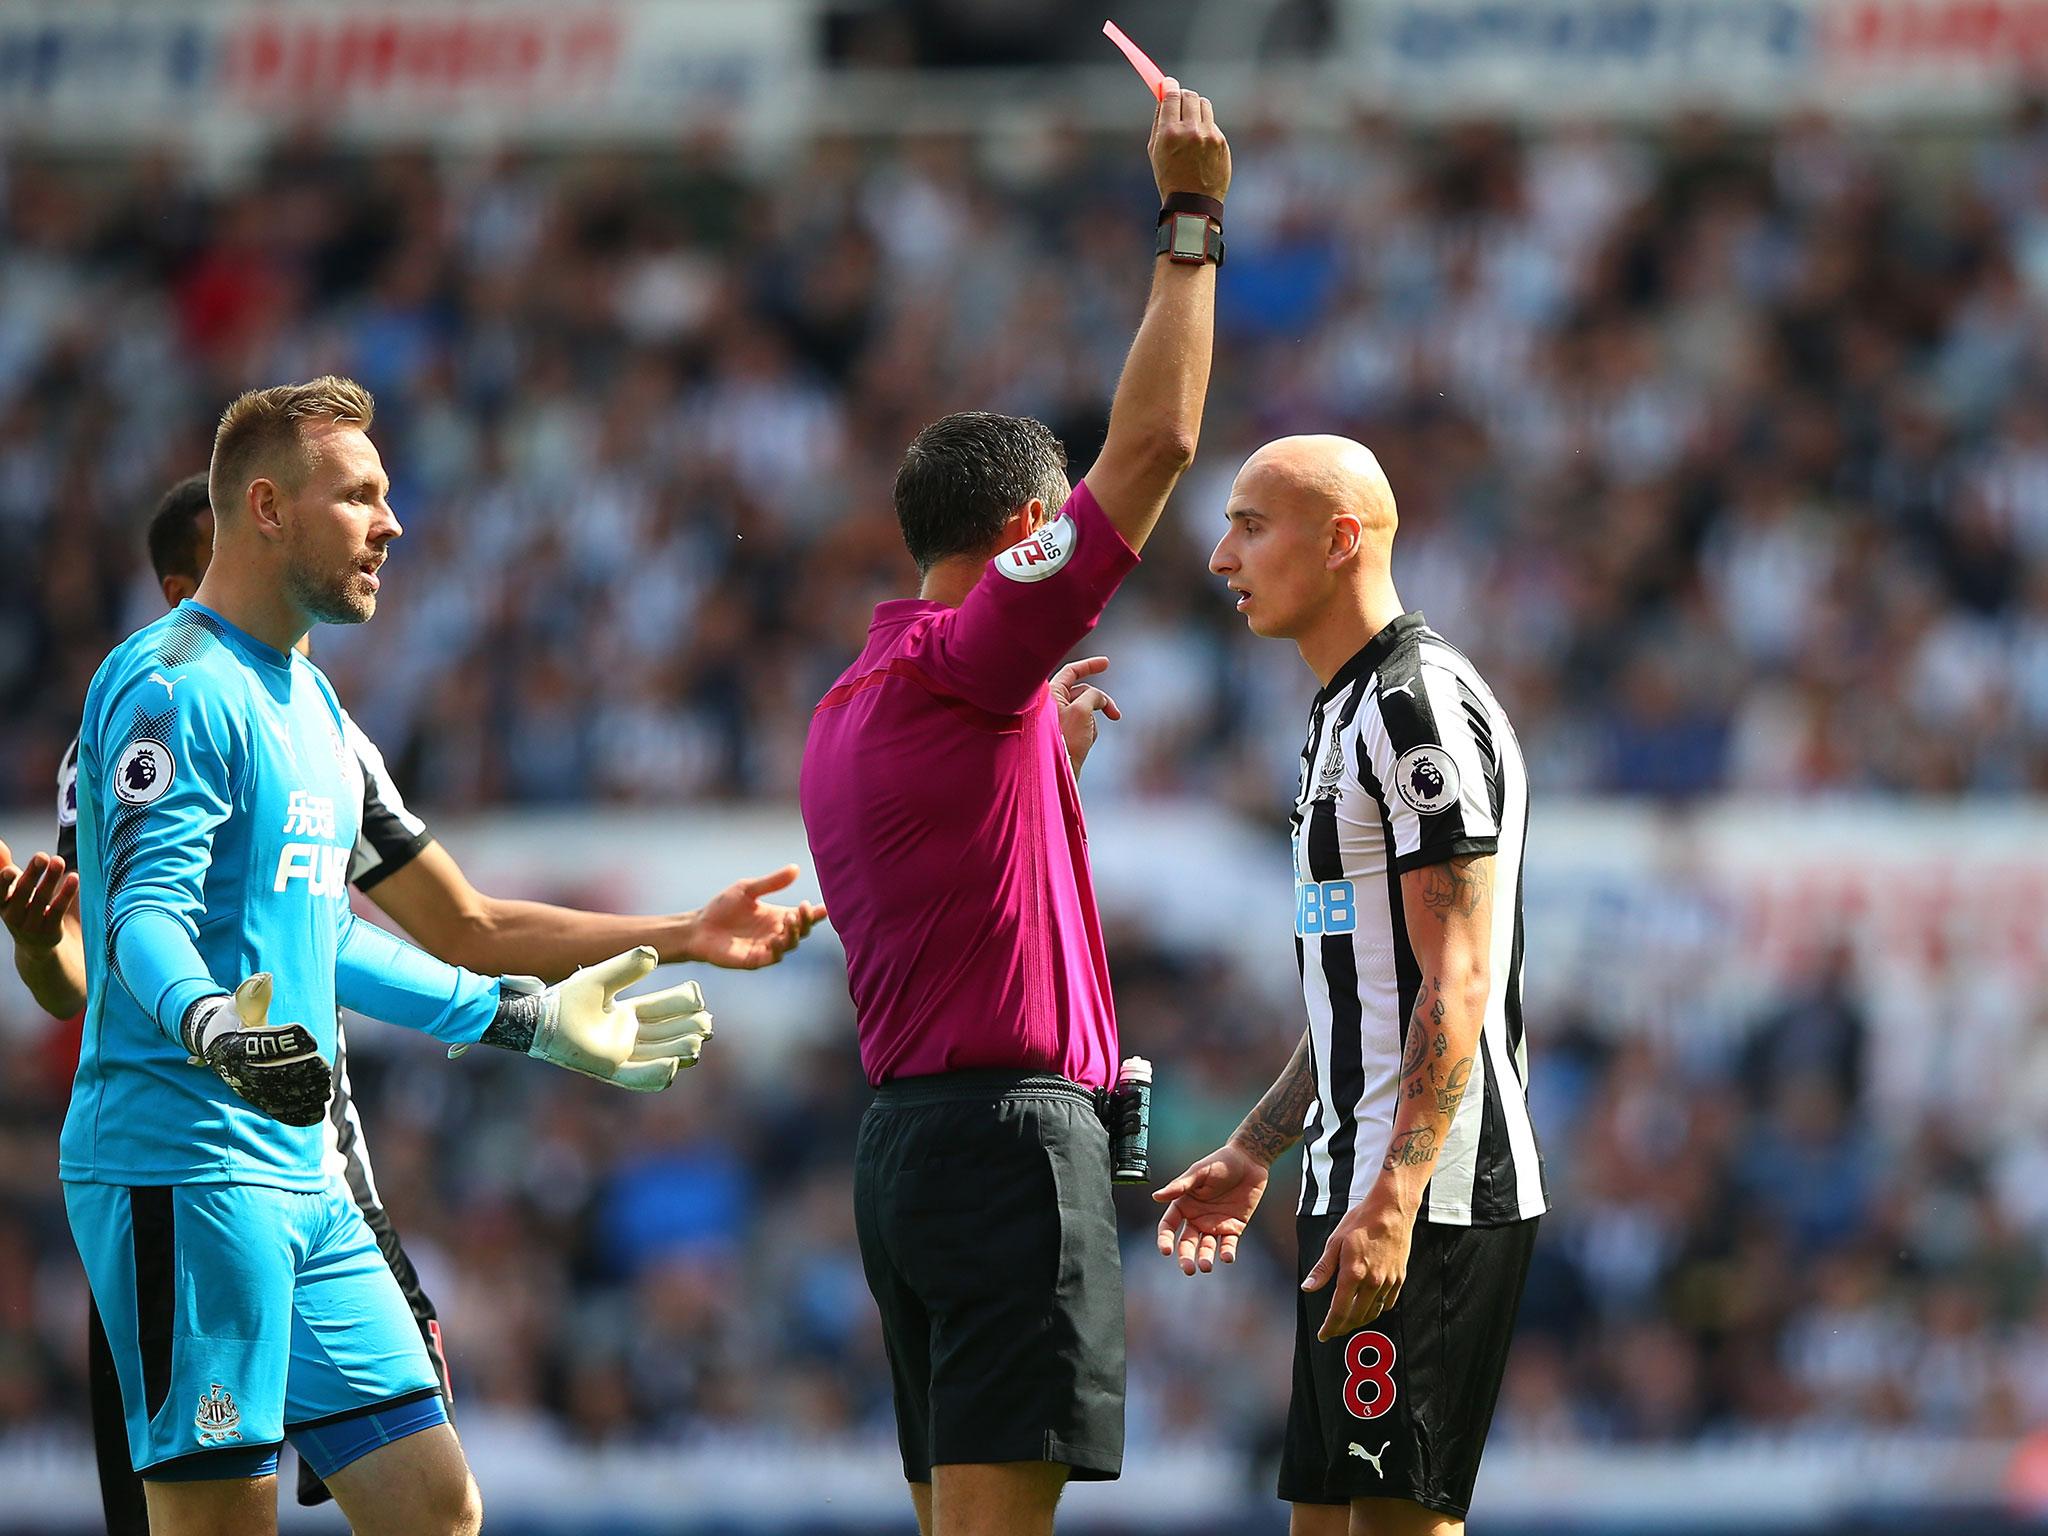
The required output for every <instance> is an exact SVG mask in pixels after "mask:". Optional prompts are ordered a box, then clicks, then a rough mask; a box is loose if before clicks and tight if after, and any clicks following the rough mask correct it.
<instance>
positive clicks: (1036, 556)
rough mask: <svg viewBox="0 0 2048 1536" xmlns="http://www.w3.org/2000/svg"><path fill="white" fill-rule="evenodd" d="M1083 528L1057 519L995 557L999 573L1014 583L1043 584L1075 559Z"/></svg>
mask: <svg viewBox="0 0 2048 1536" xmlns="http://www.w3.org/2000/svg"><path fill="white" fill-rule="evenodd" d="M1080 542H1081V528H1080V525H1079V524H1078V523H1076V522H1075V521H1074V520H1073V519H1072V518H1071V517H1056V518H1054V519H1053V520H1052V521H1051V522H1049V523H1047V524H1046V525H1045V526H1044V527H1043V528H1041V529H1039V530H1038V532H1036V533H1034V534H1033V535H1031V537H1030V538H1028V539H1026V540H1025V541H1024V542H1023V543H1021V544H1012V545H1011V546H1010V547H1009V548H1008V549H1006V550H1004V551H1003V552H1002V553H1001V554H1000V555H997V556H996V570H997V571H999V572H1000V573H1001V574H1002V575H1004V576H1007V577H1009V579H1010V580H1012V581H1043V580H1045V578H1046V577H1048V576H1052V575H1055V574H1057V573H1058V571H1059V569H1060V567H1062V566H1063V565H1065V564H1066V563H1067V562H1068V561H1069V560H1071V559H1073V558H1074V550H1075V548H1076V546H1078V545H1079V544H1080Z"/></svg>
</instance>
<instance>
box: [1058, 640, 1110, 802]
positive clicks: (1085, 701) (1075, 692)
mask: <svg viewBox="0 0 2048 1536" xmlns="http://www.w3.org/2000/svg"><path fill="white" fill-rule="evenodd" d="M1107 670H1109V658H1108V657H1107V656H1090V657H1088V658H1087V659H1086V660H1085V661H1070V662H1068V663H1067V664H1066V665H1065V666H1064V667H1061V668H1060V669H1059V671H1057V672H1055V673H1053V675H1052V696H1053V698H1054V700H1055V701H1057V703H1058V706H1059V712H1060V740H1061V741H1063V742H1065V743H1066V744H1067V760H1068V761H1069V762H1071V763H1072V764H1073V765H1074V772H1076V773H1079V772H1080V771H1081V764H1082V763H1083V762H1084V761H1085V760H1086V759H1087V756H1088V750H1089V748H1091V747H1093V746H1094V745H1095V712H1096V711H1097V710H1098V709H1099V710H1101V711H1102V712H1103V713H1104V714H1105V715H1107V716H1109V718H1110V719H1112V720H1121V719H1123V717H1124V715H1123V711H1122V710H1120V709H1118V708H1117V707H1116V700H1115V699H1112V698H1111V697H1110V696H1109V695H1108V694H1106V693H1104V692H1103V691H1102V690H1101V689H1100V688H1097V687H1094V686H1093V685H1091V684H1086V683H1083V682H1082V681H1081V679H1082V678H1084V677H1093V676H1095V674H1096V673H1098V672H1106V671H1107Z"/></svg>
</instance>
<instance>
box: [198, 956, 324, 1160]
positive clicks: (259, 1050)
mask: <svg viewBox="0 0 2048 1536" xmlns="http://www.w3.org/2000/svg"><path fill="white" fill-rule="evenodd" d="M270 991H271V986H270V972H268V971H258V972H257V973H256V974H255V975H254V976H251V977H250V978H249V979H248V980H247V981H245V982H243V983H242V984H241V985H240V986H239V987H237V988H235V993H234V996H233V997H229V996H228V995H227V994H226V993H223V992H217V993H215V994H214V995H213V996H212V997H202V998H201V999H199V1001H198V1002H196V1003H194V1004H193V1005H192V1006H191V1007H190V1008H187V1009H186V1010H185V1019H184V1023H183V1026H182V1029H181V1033H182V1034H183V1035H184V1037H185V1049H186V1050H188V1051H190V1052H191V1053H192V1060H193V1061H194V1062H195V1063H199V1062H203V1063H205V1064H206V1065H207V1066H209V1067H211V1068H213V1070H214V1071H215V1072H216V1073H217V1074H219V1076H220V1080H221V1081H222V1082H224V1083H226V1084H227V1085H228V1086H229V1087H230V1088H232V1089H234V1090H235V1092H236V1093H238V1094H240V1095H241V1096H242V1097H243V1098H244V1099H246V1100H247V1101H248V1102H249V1103H250V1104H252V1105H254V1106H255V1107H256V1108H257V1109H260V1110H262V1111H263V1113H264V1114H266V1115H268V1116H270V1118H271V1119H273V1120H282V1121H283V1122H284V1123H285V1124H286V1125H301V1126H304V1125H318V1124H319V1123H320V1121H321V1119H322V1118H323V1117H324V1116H325V1115H326V1113H327V1100H328V1097H329V1096H330V1095H331V1094H332V1093H333V1091H334V1068H333V1067H331V1066H329V1065H328V1063H327V1058H326V1057H324V1056H322V1055H321V1054H320V1047H319V1045H318V1044H317V1043H316V1042H315V1041H314V1039H313V1032H312V1031H311V1030H310V1029H308V1028H306V1026H305V1025H303V1024H273V1023H271V1022H270Z"/></svg>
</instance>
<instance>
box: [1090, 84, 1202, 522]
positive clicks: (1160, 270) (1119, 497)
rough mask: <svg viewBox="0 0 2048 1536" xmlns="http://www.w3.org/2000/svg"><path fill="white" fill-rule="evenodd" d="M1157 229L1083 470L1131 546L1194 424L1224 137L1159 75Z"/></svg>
mask: <svg viewBox="0 0 2048 1536" xmlns="http://www.w3.org/2000/svg"><path fill="white" fill-rule="evenodd" d="M1150 154H1151V158H1152V176H1153V179H1154V180H1155V181H1156V182H1158V184H1159V197H1160V210H1159V236H1158V246H1157V257H1156V264H1155V267H1154V270H1153V274H1152V297H1151V299H1150V300H1149V301H1148V302H1147V303H1146V305H1145V319H1144V322H1143V323H1142V324H1141V325H1140V326H1139V327H1138V337H1137V340H1136V341H1134V342H1133V343H1132V344H1131V352H1130V356H1129V357H1128V358H1127V359H1125V361H1124V372H1123V377H1122V378H1121V379H1119V380H1118V381H1117V387H1116V399H1115V401H1114V402H1113V403H1112V404H1111V406H1110V409H1109V435H1108V437H1107V438H1106V439H1105V440H1104V442H1103V445H1102V453H1101V456H1100V457H1098V458H1097V459H1096V461H1095V465H1094V467H1093V468H1092V469H1090V470H1089V471H1088V473H1087V475H1086V476H1085V477H1084V478H1085V480H1086V482H1087V485H1088V489H1089V490H1091V491H1093V492H1094V493H1095V499H1096V501H1097V502H1099V503H1100V504H1101V506H1102V510H1103V512H1104V514H1105V515H1106V516H1107V517H1108V518H1109V520H1110V522H1111V523H1113V524H1115V525H1116V529H1117V532H1119V533H1120V534H1122V535H1123V537H1124V541H1125V542H1126V543H1127V544H1129V545H1130V546H1131V548H1132V549H1138V548H1141V547H1142V546H1143V545H1144V543H1145V540H1146V539H1147V538H1148V537H1150V536H1151V533H1152V529H1153V526H1154V525H1155V524H1156V523H1157V522H1158V521H1159V514H1160V513H1161V512H1162V511H1164V510H1165V507H1166V499H1167V497H1168V496H1170V495H1172V494H1173V487H1174V484H1175V482H1176V481H1178V480H1179V479H1180V477H1181V475H1182V473H1183V472H1185V471H1186V469H1187V467H1188V465H1189V464H1191V463H1193V462H1194V457H1195V445H1196V442H1197V440H1198V439H1199V438H1200V436H1201V432H1202V402H1203V400H1204V399H1205V398H1206V396H1207V395H1208V393H1209V360H1210V355H1211V352H1212V351H1213V348H1214V341H1215V333H1216V268H1217V267H1218V266H1219V265H1220V264H1221V262H1222V259H1223V199H1224V196H1225V195H1226V194H1227V193H1228V192H1229V191H1230V144H1229V141H1228V140H1226V139H1225V138H1224V136H1223V130H1222V129H1220V128H1218V127H1217V126H1216V109H1215V108H1214V107H1213V106H1211V105H1210V103H1209V100H1208V98H1207V97H1205V96H1202V95H1199V94H1198V93H1196V92H1194V91H1186V90H1182V89H1181V87H1180V82H1179V81H1177V80H1172V79H1169V80H1168V81H1167V82H1166V89H1165V93H1164V95H1163V96H1162V97H1161V99H1160V102H1159V108H1158V110H1157V112H1155V113H1154V115H1153V118H1152V140H1151V144H1150Z"/></svg>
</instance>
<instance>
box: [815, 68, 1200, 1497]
mask: <svg viewBox="0 0 2048 1536" xmlns="http://www.w3.org/2000/svg"><path fill="white" fill-rule="evenodd" d="M1150 154H1151V161H1152V172H1153V176H1154V179H1155V180H1156V181H1157V183H1158V187H1159V191H1160V193H1161V195H1162V197H1163V200H1164V206H1163V207H1162V208H1161V210H1160V214H1159V223H1158V235H1157V240H1156V249H1157V259H1156V260H1155V262H1154V267H1153V277H1152V294H1151V299H1150V302H1149V303H1148V304H1147V306H1146V310H1145V318H1144V321H1143V323H1142V324H1141V325H1140V327H1139V329H1138V335H1137V339H1136V341H1135V342H1134V343H1133V345H1132V347H1131V352H1130V356H1129V358H1128V360H1127V361H1126V363H1125V364H1124V371H1123V377H1122V379H1121V380H1120V381H1119V383H1118V385H1117V391H1116V398H1115V401H1114V403H1113V404H1112V405H1111V408H1110V417H1109V432H1108V436H1107V438H1106V440H1105V442H1104V444H1103V449H1102V455H1101V457H1100V458H1098V459H1097V460H1096V461H1095V465H1094V467H1093V468H1092V469H1090V470H1089V471H1088V474H1087V477H1086V479H1085V480H1084V482H1083V483H1082V484H1080V485H1078V486H1075V487H1073V488H1072V490H1071V491H1070V490H1069V489H1068V485H1067V479H1066V463H1065V457H1064V455H1063V454H1062V452H1061V450H1060V447H1059V444H1058V443H1057V442H1056V441H1055V440H1054V438H1053V436H1052V434H1051V433H1050V432H1049V431H1047V430H1046V429H1045V428H1044V427H1043V426H1041V425H1040V424H1039V423H1037V422H1035V421H1025V420H1018V419H1015V418H1012V417H1006V416H995V415H989V414H986V413H981V412H970V413H966V414H962V415H956V416H948V417H945V418H943V419H942V420H940V421H937V422H934V423H933V424H932V425H931V426H929V427H926V428H925V429H924V431H922V432H920V433H919V434H918V436H917V438H916V440H915V441H913V442H912V443H911V445H910V449H909V451H908V453H907V454H905V456H904V459H903V464H902V467H901V469H900V470H899V471H898V473H897V477H896V491H895V503H896V515H897V519H898V521H899V522H900V524H901V525H902V529H903V538H904V542H905V543H906V544H907V545H908V546H909V550H910V554H911V557H912V559H913V560H915V562H916V564H917V569H918V572H919V574H920V576H921V577H922V578H923V580H922V586H921V587H920V590H919V593H918V595H917V596H916V597H915V598H910V599H904V600H900V601H895V602H886V603H883V604H881V605H880V606H878V607H877V608H876V610H875V616H874V621H873V624H872V625H871V627H870V629H869V632H868V641H867V646H866V648H865V649H864V650H863V651H862V652H861V655H860V657H859V659H858V660H857V661H855V662H854V664H853V665H852V666H850V667H848V668H847V669H846V671H845V672H844V673H843V674H842V675H841V676H840V679H839V681H838V683H837V684H836V685H835V686H834V687H833V688H832V689H831V690H830V691H829V692H828V693H827V694H826V695H825V697H824V699H823V700H822V702H820V703H819V705H818V707H817V710H816V712H815V713H814V714H813V715H812V717H811V728H810V738H809V741H808V743H807V744H806V747H805V751H804V762H803V776H802V786H801V798H802V804H803V815H804V824H805V827H806V829H807V830H808V832H809V836H810V844H811V851H812V856H813V859H814V861H815V863H816V865H817V871H818V881H819V884H820V886H821V887H822V888H823V890H824V893H825V898H826V901H827V903H828V904H829V905H830V906H831V908H832V913H833V921H834V922H835V924H837V926H838V929H839V933H840V937H841V939H842V940H843V941H844V943H845V946H846V968H847V983H848V989H849V990H850V991H851V993H852V995H853V1003H854V1009H855V1012H856V1014H857V1016H858V1019H859V1028H860V1048H861V1061H862V1064H863V1066H864V1067H865V1068H866V1071H867V1076H868V1080H869V1082H870V1083H872V1084H874V1085H875V1087H876V1088H877V1089H878V1090H879V1092H878V1094H877V1096H876V1099H875V1102H874V1105H873V1107H872V1108H871V1109H870V1110H869V1111H868V1114H867V1116H866V1118H865V1120H864V1121H863V1122H862V1125H861V1133H860V1143H859V1150H858V1153H857V1160H856V1165H855V1172H854V1202H855V1218H856V1223H857V1227H858V1231H859V1236H860V1245H861V1258H862V1262H863V1264H864V1266H865V1268H866V1271H867V1279H868V1286H869V1288H870V1289H871V1290H872V1291H873V1293H874V1296H875V1301H876V1303H877V1305H878V1306H879V1307H880V1309H881V1314H882V1329H883V1334H884V1338H885V1340H886V1343H887V1347H888V1354H889V1365H890V1372H891V1377H892V1383H893V1386H894V1391H895V1400H896V1422H897V1431H898V1438H899V1441H900V1444H901V1449H902V1455H903V1471H904V1476H905V1477H906V1478H907V1479H908V1480H909V1482H910V1485H911V1498H912V1501H913V1502H914V1503H915V1505H916V1507H917V1518H918V1526H919V1529H920V1530H921V1531H922V1532H923V1533H924V1536H933V1533H934V1532H936V1533H937V1536H970V1533H972V1536H1009V1533H1018V1536H1022V1533H1035V1532H1048V1531H1050V1530H1051V1529H1052V1517H1053V1509H1054V1506H1055V1505H1056V1504H1057V1502H1058V1500H1059V1494H1060V1489H1061V1487H1062V1486H1063V1485H1064V1483H1065V1482H1066V1480H1067V1479H1068V1478H1069V1477H1070V1476H1071V1477H1076V1478H1111V1477H1115V1476H1116V1475H1117V1473H1118V1472H1119V1471H1120V1470H1121V1468H1122V1464H1123V1407H1124V1326H1123V1276H1122V1272H1121V1269H1120V1266H1119V1260H1118V1255H1117V1234H1116V1216H1115V1212H1114V1210H1113V1209H1112V1206H1111V1202H1110V1170H1109V1152H1108V1141H1107V1135H1106V1132H1105V1130H1104V1127H1103V1124H1102V1122H1101V1120H1100V1119H1099V1117H1098V1114H1097V1110H1096V1107H1095V1101H1094V1098H1093V1095H1092V1093H1091V1090H1099V1089H1103V1088H1107V1087H1108V1086H1109V1085H1110V1084H1111V1083H1112V1081H1113V1079H1114V1077H1115V1075H1116V1071H1117V1038H1116V1019H1115V1014H1114V1012H1113V1010H1112V1007H1111V1003H1110V989H1109V967H1108V963H1107V961H1106V960H1105V958H1104V955H1103V945H1102V931H1101V926H1100V924H1099V922H1098V920H1097V917H1096V911H1095V899H1094V893H1093V890H1092V888H1091V883H1090V879H1089V873H1088V852H1087V838H1086V834H1085V831H1084V829H1083V826H1082V820H1081V804H1080V797H1079V794H1078V792H1077V791H1076V789H1075V781H1074V773H1073V768H1072V765H1071V763H1070V760H1069V755H1068V752H1067V751H1066V750H1065V748H1064V744H1063V741H1062V732H1061V719H1060V716H1061V714H1062V713H1063V711H1064V712H1067V713H1069V714H1070V715H1071V714H1072V713H1074V712H1077V711H1078V712H1080V713H1082V714H1084V715H1085V714H1086V713H1087V712H1088V708H1089V705H1090V704H1091V703H1092V702H1094V701H1096V700H1101V695H1100V694H1099V692H1097V691H1096V690H1094V689H1086V690H1084V691H1083V693H1082V695H1081V696H1079V697H1076V698H1073V699H1068V698H1067V697H1066V690H1067V689H1069V688H1071V687H1072V686H1073V685H1074V684H1075V683H1076V682H1077V681H1078V675H1081V674H1085V673H1087V672H1090V671H1098V670H1100V667H1101V663H1100V662H1099V661H1091V662H1085V663H1081V664H1079V666H1077V667H1074V668H1069V669H1067V670H1066V671H1064V672H1063V673H1062V674H1061V677H1060V679H1059V680H1058V683H1057V685H1056V686H1057V688H1058V690H1059V691H1058V692H1055V688H1054V687H1049V686H1048V682H1047V679H1048V677H1049V676H1050V674H1051V673H1052V671H1053V669H1054V667H1055V666H1056V665H1057V664H1058V663H1059V661H1060V658H1061V657H1063V656H1065V655H1066V654H1067V653H1068V651H1070V650H1071V649H1072V648H1073V647H1074V645H1075V644H1076V643H1077V642H1078V641H1080V640H1081V638H1082V637H1083V636H1085V635H1086V634H1087V633H1088V632H1089V631H1090V630H1091V629H1092V628H1093V627H1094V625H1095V621H1096V619H1097V618H1098V617H1099V616H1100V614H1101V613H1102V610H1103V607H1104V605H1105V604H1106V603H1107V602H1108V601H1109V599H1110V597H1111V595H1112V594H1114V593H1115V591H1116V589H1117V586H1118V584H1119V583H1120V582H1122V580H1123V578H1124V577H1125V576H1126V575H1127V574H1128V573H1129V572H1130V570H1131V568H1132V567H1133V566H1135V565H1136V564H1137V560H1138V556H1137V551H1138V549H1139V547H1140V546H1142V545H1143V544H1144V542H1145V539H1146V536H1147V535H1148V534H1150V533H1151V531H1152V528H1153V526H1154V524H1156V523H1157V522H1158V520H1159V516H1160V513H1161V511H1162V510H1163V509H1164V507H1165V505H1166V499H1167V496H1168V495H1169V493H1170V492H1171V491H1172V489H1173V487H1174V484H1175V482H1176V481H1178V480H1179V478H1180V476H1181V474H1182V472H1183V471H1184V470H1185V469H1186V468H1187V466H1188V464H1189V462H1190V461H1191V460H1192V459H1193V457H1194V452H1195V442H1196V438H1197V435H1198V433H1199V429H1200V426H1201V417H1202V402H1203V397H1204V396H1205V395H1206V393H1207V391H1208V382H1209V357H1210V348H1211V342H1212V332H1213V329H1214V326H1213V321H1214V313H1215V296H1216V274H1215V267H1216V265H1217V264H1218V263H1219V262H1220V261H1221V258H1222V239H1221V232H1222V218H1221V215H1222V211H1223V197H1224V194H1225V193H1226V192H1227V191H1228V190H1229V187H1230V147H1229V145H1228V144H1227V143H1226V142H1225V141H1224V137H1223V134H1222V132H1221V131H1220V130H1219V129H1218V128H1217V126H1216V118H1215V113H1214V111H1213V109H1212V108H1211V106H1210V104H1209V103H1208V102H1207V101H1206V100H1204V99H1203V98H1202V97H1200V96H1198V95H1196V94H1195V93H1194V92H1192V91H1183V90H1181V89H1180V88H1179V86H1178V85H1177V84H1176V83H1175V82H1174V81H1172V80H1168V81H1167V82H1166V88H1165V91H1164V94H1163V97H1162V99H1161V101H1160V104H1159V106H1158V109H1157V111H1156V112H1155V114H1154V117H1153V125H1152V136H1151V143H1150ZM1055 507H1057V508H1059V512H1058V513H1057V514H1056V515H1049V514H1050V509H1052V508H1055ZM1102 702H1103V703H1104V704H1105V705H1106V700H1104V701H1102ZM1086 724H1088V725H1092V721H1088V722H1086Z"/></svg>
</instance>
